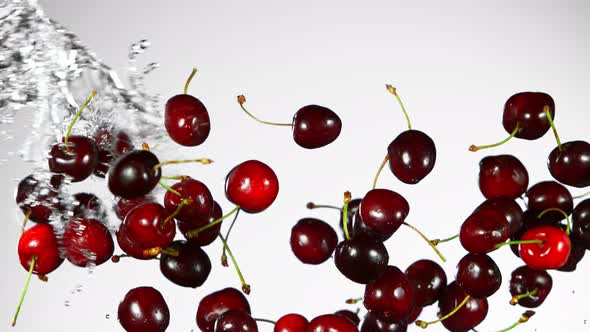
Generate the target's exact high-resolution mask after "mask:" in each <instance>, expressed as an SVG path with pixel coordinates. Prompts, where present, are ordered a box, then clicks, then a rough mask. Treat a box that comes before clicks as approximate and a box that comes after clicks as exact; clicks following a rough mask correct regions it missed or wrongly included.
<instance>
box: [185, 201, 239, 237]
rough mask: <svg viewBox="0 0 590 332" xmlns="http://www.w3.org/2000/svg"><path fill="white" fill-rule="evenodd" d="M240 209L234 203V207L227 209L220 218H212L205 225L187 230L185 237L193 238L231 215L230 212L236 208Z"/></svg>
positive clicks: (236, 209) (235, 210)
mask: <svg viewBox="0 0 590 332" xmlns="http://www.w3.org/2000/svg"><path fill="white" fill-rule="evenodd" d="M239 209H240V206H239V205H236V207H235V208H233V210H231V211H229V212H228V213H227V214H226V215H224V216H222V217H221V218H219V219H217V220H214V221H213V222H211V223H210V224H207V225H205V226H202V227H199V228H197V229H193V230H192V231H188V232H187V233H186V237H187V238H189V239H190V238H193V237H195V236H197V235H199V233H201V232H202V231H204V230H207V229H209V228H211V227H213V226H215V225H217V224H219V223H220V222H222V221H223V220H224V219H226V218H227V217H229V216H231V215H232V214H234V213H236V212H237V211H238V210H239Z"/></svg>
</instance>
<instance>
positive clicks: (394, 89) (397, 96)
mask: <svg viewBox="0 0 590 332" xmlns="http://www.w3.org/2000/svg"><path fill="white" fill-rule="evenodd" d="M385 87H386V88H387V91H389V93H391V94H392V95H394V96H395V98H396V99H397V102H398V104H399V106H400V107H401V108H402V111H403V112H404V116H405V117H406V122H407V123H408V129H409V130H412V123H410V117H409V116H408V112H407V111H406V108H405V107H404V103H403V102H402V99H401V98H400V97H399V95H398V94H397V89H396V88H394V87H393V86H391V85H389V84H386V85H385Z"/></svg>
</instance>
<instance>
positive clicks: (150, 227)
mask: <svg viewBox="0 0 590 332" xmlns="http://www.w3.org/2000/svg"><path fill="white" fill-rule="evenodd" d="M167 216H168V214H167V213H166V210H165V209H164V207H163V206H162V205H160V204H158V203H153V202H152V203H144V204H141V205H139V206H137V207H135V208H134V209H133V210H131V211H129V213H128V214H127V216H126V217H125V221H123V224H124V225H125V227H126V229H127V236H128V237H129V239H130V240H132V241H133V242H135V243H137V244H138V245H139V246H140V247H143V248H146V249H147V248H155V247H166V246H168V245H169V244H170V243H172V241H173V240H174V235H176V223H175V221H174V219H172V220H169V221H168V222H166V223H164V220H165V219H166V217H167Z"/></svg>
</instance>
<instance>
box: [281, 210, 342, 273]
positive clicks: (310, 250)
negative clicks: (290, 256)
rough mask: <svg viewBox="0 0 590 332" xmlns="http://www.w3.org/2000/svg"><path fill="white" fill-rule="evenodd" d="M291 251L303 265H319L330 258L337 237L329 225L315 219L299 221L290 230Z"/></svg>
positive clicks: (336, 242)
mask: <svg viewBox="0 0 590 332" xmlns="http://www.w3.org/2000/svg"><path fill="white" fill-rule="evenodd" d="M290 243H291V250H293V253H294V254H295V257H297V258H298V259H299V260H300V261H301V262H303V263H305V264H321V263H323V262H325V261H326V260H328V258H330V257H331V256H332V253H333V252H334V249H336V245H337V244H338V235H337V234H336V231H334V229H333V228H332V226H330V225H329V224H327V223H325V222H323V221H321V220H319V219H315V218H304V219H301V220H299V221H298V222H297V224H295V226H293V228H292V229H291V241H290Z"/></svg>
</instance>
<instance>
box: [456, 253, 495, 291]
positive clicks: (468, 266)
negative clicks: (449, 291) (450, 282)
mask: <svg viewBox="0 0 590 332" xmlns="http://www.w3.org/2000/svg"><path fill="white" fill-rule="evenodd" d="M455 279H456V281H457V285H459V287H461V288H462V289H463V290H464V291H465V293H467V294H469V295H471V296H473V297H476V298H482V297H490V296H492V295H493V294H494V293H495V292H496V291H497V290H498V289H499V288H500V285H501V284H502V273H500V269H499V268H498V265H496V263H495V262H494V260H493V259H492V258H491V257H490V256H488V255H481V254H467V255H465V256H463V258H461V260H460V261H459V264H457V276H456V278H455Z"/></svg>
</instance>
